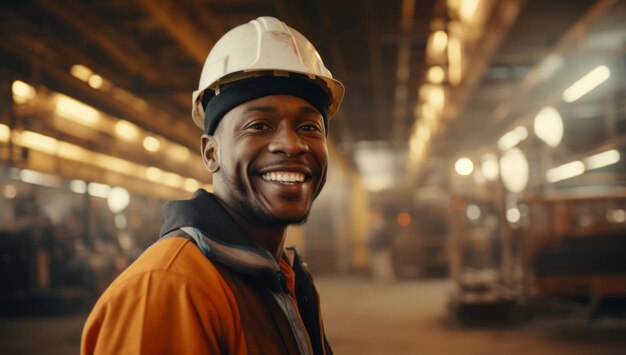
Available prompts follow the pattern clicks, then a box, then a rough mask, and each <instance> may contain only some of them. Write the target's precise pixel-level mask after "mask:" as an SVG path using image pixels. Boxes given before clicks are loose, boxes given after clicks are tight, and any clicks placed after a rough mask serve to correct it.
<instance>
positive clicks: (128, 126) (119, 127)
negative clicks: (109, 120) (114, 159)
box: [115, 120, 139, 141]
mask: <svg viewBox="0 0 626 355" xmlns="http://www.w3.org/2000/svg"><path fill="white" fill-rule="evenodd" d="M115 134H117V136H118V137H120V138H122V139H124V140H127V141H134V140H135V139H137V137H139V128H137V126H135V125H134V124H132V123H130V122H128V121H125V120H119V121H118V122H117V123H116V124H115Z"/></svg>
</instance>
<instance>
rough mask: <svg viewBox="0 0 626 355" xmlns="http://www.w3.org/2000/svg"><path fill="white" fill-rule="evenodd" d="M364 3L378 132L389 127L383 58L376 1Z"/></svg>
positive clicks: (370, 0) (370, 77)
mask: <svg viewBox="0 0 626 355" xmlns="http://www.w3.org/2000/svg"><path fill="white" fill-rule="evenodd" d="M364 5H365V13H366V16H365V18H366V20H365V21H366V26H367V42H368V43H369V56H370V70H371V75H370V76H369V79H370V85H371V88H372V92H373V94H374V102H373V104H374V119H375V122H374V125H375V126H377V129H378V130H379V132H384V130H385V129H386V127H389V121H388V119H387V117H388V116H389V115H388V114H386V113H385V109H384V104H385V88H384V85H383V83H384V82H385V78H384V75H383V70H382V68H383V60H382V56H381V51H380V44H379V42H378V36H377V35H376V33H378V32H379V29H378V21H377V19H376V16H377V14H378V12H377V11H376V2H375V1H374V0H367V2H366V3H365V4H364Z"/></svg>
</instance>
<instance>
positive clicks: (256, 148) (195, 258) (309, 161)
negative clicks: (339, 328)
mask: <svg viewBox="0 0 626 355" xmlns="http://www.w3.org/2000/svg"><path fill="white" fill-rule="evenodd" d="M342 96H343V86H342V85H341V83H339V82H338V81H336V80H334V79H333V78H332V75H331V74H330V72H329V71H328V70H327V69H326V68H325V67H324V64H323V63H322V61H321V59H320V57H319V54H318V53H317V51H316V50H315V48H314V47H313V45H312V44H311V43H310V42H309V41H308V40H307V39H306V38H305V37H303V36H302V35H301V34H300V33H298V32H297V31H295V30H293V29H292V28H289V27H288V26H287V25H285V24H284V23H283V22H281V21H279V20H277V19H275V18H272V17H260V18H258V19H256V20H254V21H251V22H249V23H247V24H244V25H241V26H239V27H236V28H234V29H233V30H231V31H229V32H228V33H226V34H225V35H224V36H223V37H222V38H221V39H220V40H219V41H218V42H217V43H216V44H215V46H214V47H213V49H212V50H211V52H210V53H209V56H208V57H207V60H206V63H205V65H204V68H203V71H202V75H201V78H200V85H199V88H198V90H197V91H195V92H194V93H193V109H192V116H193V119H194V121H195V123H196V124H197V125H199V126H200V127H202V128H204V129H205V134H204V135H203V136H202V140H201V145H202V157H203V161H204V164H205V166H206V167H207V169H208V170H209V171H210V172H212V173H213V189H214V193H213V194H211V193H208V192H206V191H204V190H199V191H197V192H196V193H195V194H194V196H193V198H192V199H190V200H182V201H171V202H169V203H168V204H166V205H165V207H164V214H165V223H164V225H163V227H162V228H161V239H160V240H159V241H158V242H157V243H155V244H154V245H152V246H151V247H150V248H148V249H147V250H146V251H145V252H144V254H143V255H142V256H141V257H140V258H139V259H138V260H137V261H136V262H135V263H133V264H132V265H131V266H130V267H129V268H128V269H127V270H125V271H124V272H123V273H122V274H121V275H120V276H119V277H118V278H117V279H116V280H115V281H114V282H113V283H112V285H111V286H109V288H108V289H107V290H106V291H105V292H104V294H103V295H102V296H101V298H100V300H99V301H98V303H97V304H96V306H95V307H94V309H93V311H92V313H91V314H90V316H89V318H88V320H87V323H86V325H85V329H84V331H83V336H82V344H81V352H82V353H83V354H331V353H332V351H331V349H330V347H329V345H328V342H327V341H326V337H325V334H324V329H323V326H322V321H321V317H320V310H319V301H318V296H317V292H316V290H315V287H314V286H313V282H312V279H311V277H310V275H309V273H308V272H307V270H306V269H305V267H304V264H303V262H302V260H301V258H300V256H299V255H298V253H297V252H296V251H295V249H287V250H284V249H283V243H284V240H285V230H286V228H287V226H288V225H291V224H299V223H303V222H304V221H305V220H306V218H307V216H308V214H309V211H310V209H311V204H312V202H313V200H314V199H315V197H316V196H317V195H318V194H319V192H320V191H321V189H322V187H323V185H324V182H325V179H326V168H327V161H328V152H327V146H326V136H327V133H326V132H327V129H328V119H330V118H331V117H332V116H333V115H334V113H335V112H336V111H337V108H338V107H339V103H340V102H341V98H342Z"/></svg>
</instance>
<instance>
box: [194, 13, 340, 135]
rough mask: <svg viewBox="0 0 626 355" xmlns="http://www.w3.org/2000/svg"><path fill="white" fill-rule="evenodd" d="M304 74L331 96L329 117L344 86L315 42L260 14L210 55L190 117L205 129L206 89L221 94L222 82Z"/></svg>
mask: <svg viewBox="0 0 626 355" xmlns="http://www.w3.org/2000/svg"><path fill="white" fill-rule="evenodd" d="M268 73H270V75H276V76H288V75H289V73H294V74H301V75H304V76H306V77H308V78H309V79H310V80H312V81H314V82H316V83H318V84H319V85H321V86H323V89H324V90H325V91H326V92H327V93H328V96H329V107H328V118H329V119H330V118H331V117H332V116H333V115H334V114H335V113H336V112H337V109H338V108H339V104H340V103H341V99H342V98H343V93H344V87H343V85H342V84H341V82H339V81H338V80H335V79H333V76H332V74H331V73H330V71H329V70H328V69H327V68H326V67H325V66H324V63H323V62H322V58H321V57H320V55H319V53H317V50H316V49H315V47H313V44H311V42H309V40H308V39H306V38H305V37H304V36H303V35H302V34H300V32H298V31H296V30H294V29H293V28H291V27H289V26H287V25H286V24H285V23H284V22H282V21H280V20H278V19H276V18H274V17H259V18H257V19H256V20H252V21H250V22H248V23H246V24H243V25H240V26H237V27H235V28H233V29H232V30H230V31H228V32H227V33H226V34H225V35H224V36H222V38H220V40H219V41H217V43H215V46H213V48H212V49H211V52H210V53H209V55H208V56H207V59H206V61H205V62H204V67H203V68H202V74H201V75H200V83H199V85H198V90H196V91H194V92H193V96H192V98H193V103H192V105H193V106H192V111H191V117H192V118H193V121H194V122H195V124H196V125H198V126H199V127H200V128H204V108H203V106H202V97H203V95H204V92H205V90H207V89H211V90H214V91H215V93H216V94H219V90H220V85H222V84H226V83H231V82H234V81H238V80H242V79H245V78H249V77H254V76H257V75H261V74H263V75H268Z"/></svg>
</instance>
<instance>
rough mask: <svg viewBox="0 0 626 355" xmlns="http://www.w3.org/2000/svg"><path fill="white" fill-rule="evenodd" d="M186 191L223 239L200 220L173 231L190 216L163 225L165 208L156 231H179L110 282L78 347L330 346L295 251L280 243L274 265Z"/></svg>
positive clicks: (261, 350) (134, 350)
mask: <svg viewBox="0 0 626 355" xmlns="http://www.w3.org/2000/svg"><path fill="white" fill-rule="evenodd" d="M194 199H196V201H195V202H196V203H197V202H198V201H197V199H200V200H201V201H202V202H203V203H208V204H209V205H212V206H213V207H212V208H213V209H212V210H211V212H212V213H211V214H210V215H211V216H212V217H214V218H213V219H214V221H213V222H214V223H218V222H216V221H219V224H221V225H220V226H219V228H217V227H216V228H217V230H218V231H220V232H221V234H222V238H212V237H209V236H211V235H213V234H212V233H214V232H216V229H213V230H211V229H212V228H214V227H213V226H208V225H203V224H202V223H199V224H200V226H199V227H202V228H203V231H200V230H199V229H198V228H195V227H182V228H180V229H177V227H180V226H181V225H189V224H193V223H194V222H193V221H190V220H185V219H184V218H183V220H182V221H181V219H180V218H178V217H177V218H176V222H175V223H169V224H168V222H167V212H166V225H167V228H165V231H166V232H171V230H174V232H173V236H183V237H185V238H177V237H175V238H169V237H168V238H165V239H162V240H160V241H158V242H157V243H155V244H154V245H152V246H151V247H150V248H148V249H147V250H146V251H145V252H144V253H143V254H142V255H141V257H139V259H137V260H136V261H135V262H134V263H133V264H132V265H131V266H130V267H129V268H128V269H126V270H125V271H124V272H123V273H122V274H121V275H120V276H119V277H118V278H117V279H116V280H115V281H114V282H113V283H112V284H111V285H110V286H109V288H108V289H107V290H106V291H105V292H104V294H103V295H102V296H101V297H100V299H99V300H98V302H97V303H96V305H95V307H94V309H93V310H92V312H91V314H90V315H89V318H88V319H87V322H86V324H85V328H84V330H83V335H82V342H81V354H250V355H254V354H332V351H331V350H330V347H329V345H328V343H327V341H326V338H325V336H324V331H323V326H322V323H321V318H320V316H319V301H318V296H317V292H316V291H315V288H314V287H313V284H312V280H311V279H310V275H309V274H308V272H307V271H306V270H305V269H304V268H303V263H302V261H301V260H300V258H299V255H297V253H296V252H295V251H286V252H287V253H286V255H287V256H291V257H286V258H285V260H282V261H281V263H280V265H279V264H278V263H276V261H275V260H274V259H273V258H271V257H270V256H269V253H264V252H263V251H260V250H255V249H253V248H250V247H249V246H243V247H242V246H240V245H238V244H229V243H226V242H225V241H224V240H225V238H228V236H224V234H226V233H224V231H231V232H232V233H234V234H236V233H239V232H238V231H237V228H236V226H234V225H232V224H231V223H234V222H233V221H232V220H230V219H229V218H228V216H227V215H223V214H222V211H220V209H219V206H215V205H214V203H216V202H215V201H214V200H213V199H212V196H210V194H208V193H206V192H201V191H199V192H198V193H196V195H194ZM194 199H192V200H194ZM178 207H180V206H177V207H176V208H178ZM197 207H198V206H197V205H194V208H197ZM166 210H167V208H166ZM204 212H206V211H204ZM223 212H224V213H226V212H225V211H223ZM216 214H217V215H216ZM200 215H203V214H200ZM203 216H206V215H203ZM205 219H206V218H205ZM181 223H182V224H181ZM172 226H173V227H174V228H173V229H172V228H171V227H172ZM206 230H210V231H207V232H205V231H206ZM165 234H167V233H165ZM170 236H172V233H170ZM238 237H242V236H238ZM238 237H237V236H235V237H233V238H234V239H235V240H237V238H238ZM241 240H243V239H241ZM289 264H291V265H289ZM291 267H293V270H292V268H291Z"/></svg>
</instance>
